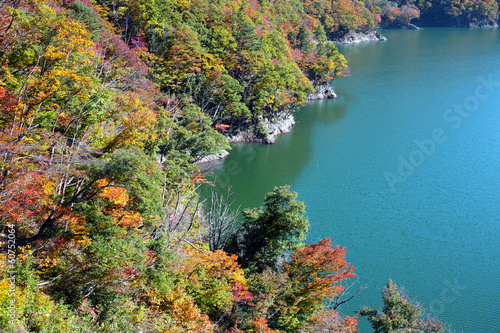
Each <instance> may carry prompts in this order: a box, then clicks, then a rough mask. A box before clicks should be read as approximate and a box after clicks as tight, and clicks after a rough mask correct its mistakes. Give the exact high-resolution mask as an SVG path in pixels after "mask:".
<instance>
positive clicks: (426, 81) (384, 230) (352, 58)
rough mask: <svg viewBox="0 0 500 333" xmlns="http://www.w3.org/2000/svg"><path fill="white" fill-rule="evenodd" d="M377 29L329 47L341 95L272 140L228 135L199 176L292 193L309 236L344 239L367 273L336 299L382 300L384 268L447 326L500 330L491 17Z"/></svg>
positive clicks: (499, 155) (499, 67)
mask: <svg viewBox="0 0 500 333" xmlns="http://www.w3.org/2000/svg"><path fill="white" fill-rule="evenodd" d="M382 34H383V35H385V36H386V37H387V38H388V41H385V42H371V43H364V44H358V45H344V46H340V47H339V49H340V50H341V52H342V53H344V54H345V56H346V58H347V60H348V62H349V66H350V76H348V77H345V78H339V79H337V80H335V81H334V87H335V91H336V92H337V94H338V95H339V98H337V99H336V100H328V101H317V102H313V103H311V104H310V105H308V106H306V107H303V108H302V109H300V110H299V111H298V112H297V113H296V120H297V124H296V125H295V127H294V128H293V132H292V133H291V134H286V135H282V136H280V137H279V138H278V140H277V143H276V144H275V145H259V144H236V145H233V149H232V151H231V155H230V156H229V157H228V158H226V159H225V160H224V161H223V162H222V164H221V165H219V166H218V167H217V168H216V169H215V170H214V172H213V176H212V177H211V179H214V178H215V179H216V183H217V190H218V191H225V189H226V188H227V187H228V186H231V187H232V190H233V192H234V198H235V204H234V206H235V207H237V206H240V205H241V207H258V206H261V205H262V201H263V198H264V195H265V193H266V192H269V191H271V190H272V188H273V187H274V186H278V185H284V184H290V185H291V187H292V189H293V190H294V191H297V192H298V193H299V196H298V199H299V200H301V201H303V202H305V204H306V206H307V207H306V210H307V214H308V217H309V221H310V223H311V227H310V229H309V236H308V240H307V241H308V242H316V241H318V240H320V239H322V238H333V240H334V243H335V244H340V245H341V246H345V247H347V260H348V261H349V262H351V263H352V264H353V265H354V266H355V267H356V273H357V275H358V276H359V280H360V283H362V284H364V285H367V286H368V287H367V288H366V289H365V290H364V291H363V292H362V293H361V294H360V295H358V296H357V297H356V298H355V299H353V300H352V301H350V302H349V303H348V304H346V305H345V306H343V307H341V308H340V311H341V312H343V313H345V314H351V315H352V313H353V311H355V310H356V309H359V308H360V307H361V306H362V305H368V306H371V307H375V308H377V307H381V306H382V301H381V295H380V291H381V290H382V288H383V287H384V285H385V283H386V282H387V280H388V279H389V278H392V279H393V280H394V281H395V282H396V283H398V284H399V285H401V286H404V287H405V289H406V291H407V293H408V294H409V296H410V298H412V299H416V300H417V301H419V302H420V303H421V304H422V305H423V306H425V307H426V309H427V310H431V313H432V314H433V315H435V316H437V317H439V318H440V319H442V320H443V321H445V322H446V323H448V324H450V325H451V326H452V327H453V329H455V330H456V331H457V332H459V331H463V332H474V333H482V332H484V333H491V332H500V320H499V316H498V313H499V312H500V306H499V305H500V259H499V258H500V240H499V235H500V31H499V30H498V29H489V30H488V29H458V28H426V29H425V30H422V31H412V30H408V31H404V30H383V31H382ZM205 190H206V189H205ZM359 327H360V329H361V333H364V332H371V331H372V330H371V328H370V325H369V323H368V322H367V321H366V320H365V319H360V325H359Z"/></svg>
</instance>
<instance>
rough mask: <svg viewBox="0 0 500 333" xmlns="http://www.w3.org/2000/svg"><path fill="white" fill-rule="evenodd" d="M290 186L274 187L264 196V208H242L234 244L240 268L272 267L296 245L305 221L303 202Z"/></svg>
mask: <svg viewBox="0 0 500 333" xmlns="http://www.w3.org/2000/svg"><path fill="white" fill-rule="evenodd" d="M296 198H297V193H296V192H293V191H291V190H290V186H288V185H286V186H280V187H275V188H274V190H273V192H270V193H268V194H267V195H266V198H265V201H264V204H265V209H263V208H262V207H261V208H253V209H245V210H243V212H242V213H243V217H244V221H243V225H242V230H243V231H242V233H241V235H240V236H241V237H239V240H238V244H237V246H236V248H237V250H238V252H237V253H239V255H240V260H241V264H242V266H243V267H247V268H251V269H252V270H254V271H262V270H263V269H265V268H266V267H275V266H276V265H277V263H278V260H279V259H280V258H282V257H283V256H284V254H285V253H286V252H287V251H293V250H296V249H298V248H300V246H301V243H302V242H303V241H304V240H305V238H306V234H307V230H308V228H309V222H308V221H307V217H306V216H305V213H306V211H305V205H304V203H303V202H301V201H298V200H296Z"/></svg>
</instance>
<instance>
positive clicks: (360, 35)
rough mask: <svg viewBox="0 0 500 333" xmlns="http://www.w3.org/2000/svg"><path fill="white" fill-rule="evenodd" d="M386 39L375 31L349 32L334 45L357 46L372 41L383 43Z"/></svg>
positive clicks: (335, 41)
mask: <svg viewBox="0 0 500 333" xmlns="http://www.w3.org/2000/svg"><path fill="white" fill-rule="evenodd" d="M385 40H387V38H385V37H384V36H382V35H381V34H379V33H378V32H376V31H372V32H350V33H348V34H347V35H345V36H344V37H342V38H339V39H336V40H334V41H333V42H334V43H335V44H358V43H364V42H373V41H385Z"/></svg>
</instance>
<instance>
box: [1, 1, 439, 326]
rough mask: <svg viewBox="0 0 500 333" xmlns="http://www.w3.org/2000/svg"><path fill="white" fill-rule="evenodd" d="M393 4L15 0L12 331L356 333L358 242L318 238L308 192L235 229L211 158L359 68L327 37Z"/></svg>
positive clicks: (9, 191)
mask: <svg viewBox="0 0 500 333" xmlns="http://www.w3.org/2000/svg"><path fill="white" fill-rule="evenodd" d="M377 8H379V7H374V5H373V4H370V3H366V4H365V3H364V2H362V1H353V0H340V1H337V2H330V1H299V0H280V1H272V2H271V1H266V0H262V1H256V0H255V1H240V0H233V1H229V0H218V1H207V0H192V1H189V0H156V1H153V0H124V1H106V0H98V1H90V0H82V1H79V0H76V1H72V0H65V1H58V0H18V1H6V0H0V31H1V34H0V103H1V105H0V129H1V131H0V147H1V153H2V155H1V179H0V219H1V222H0V223H1V227H0V237H1V238H2V246H3V248H2V250H3V251H2V254H1V256H2V258H1V261H0V274H1V276H0V278H1V280H0V304H1V307H0V327H2V329H6V330H9V331H13V332H71V331H76V332H211V331H214V332H276V331H278V330H279V331H282V332H323V331H335V332H356V331H357V329H356V321H357V320H356V317H349V316H343V315H341V314H340V313H339V312H338V311H337V307H338V305H339V304H340V303H341V302H342V298H341V297H340V296H341V295H342V292H343V290H344V288H345V284H343V281H345V280H347V279H349V278H351V277H354V276H355V273H354V268H353V267H352V265H351V264H350V263H348V262H347V261H346V259H345V251H346V249H345V248H343V247H339V246H334V245H333V244H332V243H331V240H322V241H320V242H319V243H317V244H310V245H306V244H303V241H304V240H305V237H306V234H307V228H308V222H307V218H306V217H305V208H304V204H303V203H301V202H300V201H298V200H296V197H297V194H296V193H294V192H292V191H291V190H290V188H289V187H286V186H284V187H277V188H275V189H274V191H273V192H271V193H269V194H268V195H267V196H266V198H263V199H264V207H262V208H254V209H247V210H244V211H243V222H242V224H241V225H236V224H234V223H233V222H234V216H233V215H231V213H229V212H228V211H227V201H226V199H225V198H221V199H220V201H217V200H215V201H213V202H212V203H210V202H205V203H202V202H200V199H199V198H198V195H197V192H196V190H197V187H198V186H199V184H200V183H204V182H207V181H206V180H205V179H204V175H203V174H202V173H201V172H200V170H199V168H198V166H197V165H196V164H195V163H196V162H198V161H199V160H201V159H202V158H203V157H205V156H207V155H209V154H213V153H216V152H219V151H220V150H221V149H224V148H228V144H227V140H226V138H225V136H224V134H227V133H234V132H238V131H240V130H242V129H250V130H253V131H256V132H258V133H261V135H263V136H265V135H266V133H265V131H266V128H265V126H263V123H262V119H263V118H267V119H271V118H273V117H274V116H276V115H277V114H279V113H282V112H289V111H293V110H294V109H295V108H296V107H298V106H300V105H303V104H305V103H307V101H308V98H307V96H308V94H310V93H311V92H313V91H314V89H315V87H318V86H320V85H322V84H325V83H326V84H328V83H329V82H331V81H332V80H333V79H334V78H335V77H338V76H342V75H344V74H345V73H346V69H347V64H346V61H345V58H344V57H343V56H342V55H341V54H340V53H339V52H338V50H337V48H336V47H335V45H334V44H333V43H330V42H329V41H328V40H329V39H333V38H339V37H342V36H344V35H345V34H347V33H349V32H352V31H356V32H367V31H371V30H373V29H374V28H376V26H377V25H378V24H379V22H380V13H382V12H381V11H380V10H379V9H380V8H379V9H377ZM287 254H291V255H290V256H289V257H288V256H287ZM417 317H418V316H417ZM415 323H416V322H415ZM438 326H439V325H438Z"/></svg>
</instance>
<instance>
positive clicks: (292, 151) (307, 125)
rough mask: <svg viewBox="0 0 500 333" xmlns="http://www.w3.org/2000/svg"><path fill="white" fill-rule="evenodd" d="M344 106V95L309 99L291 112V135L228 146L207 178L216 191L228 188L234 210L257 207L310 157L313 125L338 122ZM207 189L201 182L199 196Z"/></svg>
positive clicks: (208, 195) (327, 124) (293, 175)
mask: <svg viewBox="0 0 500 333" xmlns="http://www.w3.org/2000/svg"><path fill="white" fill-rule="evenodd" d="M346 108H347V103H345V98H339V99H338V101H337V100H327V101H314V102H312V103H311V104H310V105H308V106H306V107H303V108H301V109H300V110H299V111H298V112H296V113H295V119H296V125H295V126H294V127H293V128H292V131H293V135H289V134H284V135H281V136H279V137H278V139H277V140H276V144H274V145H264V144H255V143H238V144H233V145H231V148H232V149H231V151H230V155H229V156H228V157H226V158H225V159H224V160H222V161H221V162H217V163H216V164H214V165H212V166H211V170H210V171H209V172H208V174H207V179H208V180H209V181H211V182H213V183H215V190H216V192H217V193H221V194H226V193H227V189H228V187H229V186H230V187H231V191H232V192H233V199H235V202H234V204H233V207H234V208H235V209H236V208H237V207H239V206H241V207H242V208H247V207H248V208H251V207H259V206H261V205H262V202H263V199H264V196H265V194H266V193H267V192H270V191H272V189H273V188H274V187H275V186H281V185H285V184H291V183H292V182H293V180H294V179H295V178H296V177H297V176H298V174H299V173H300V172H301V171H302V169H303V168H304V167H305V166H306V165H307V163H308V161H309V160H310V158H311V156H312V149H313V147H312V145H311V135H312V133H313V132H314V128H315V127H317V126H329V125H331V124H332V123H334V122H336V121H339V120H340V119H341V118H342V117H343V116H344V115H345V113H346ZM211 190H212V186H211V185H203V186H202V187H201V192H200V194H201V197H202V198H203V199H206V198H209V197H210V193H211ZM299 199H300V198H299Z"/></svg>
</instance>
